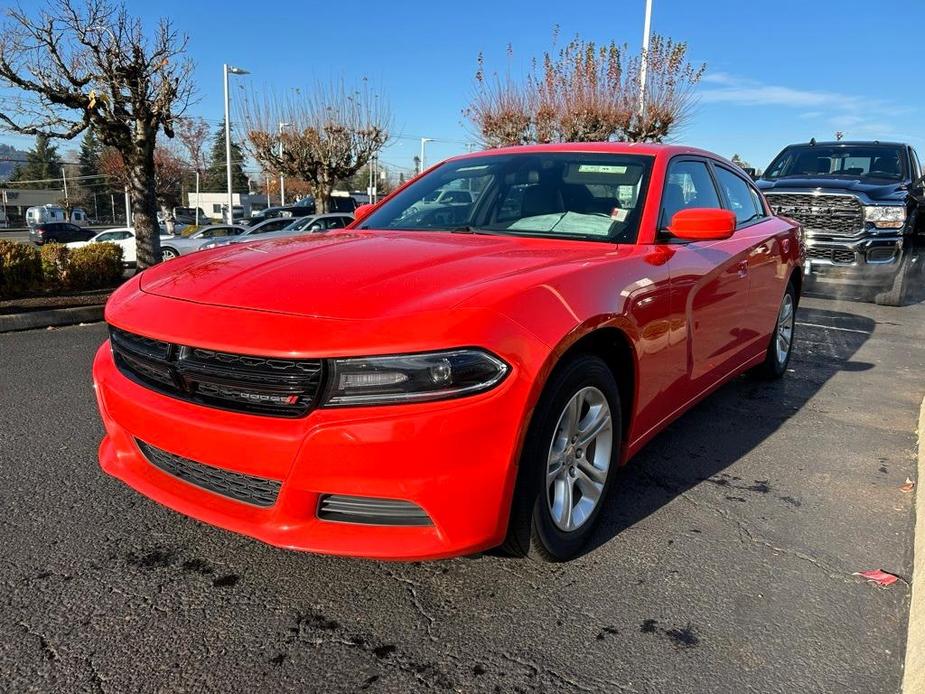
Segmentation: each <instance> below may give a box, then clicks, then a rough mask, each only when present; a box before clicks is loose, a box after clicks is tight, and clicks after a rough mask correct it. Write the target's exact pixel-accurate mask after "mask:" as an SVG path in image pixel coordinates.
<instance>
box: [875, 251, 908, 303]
mask: <svg viewBox="0 0 925 694" xmlns="http://www.w3.org/2000/svg"><path fill="white" fill-rule="evenodd" d="M917 264H918V263H913V262H912V253H904V254H903V255H902V257H901V258H900V259H899V265H898V266H897V267H896V273H895V274H894V275H893V281H892V283H891V284H890V285H889V286H888V287H887V288H886V289H885V290H884V291H882V292H879V293H878V294H877V295H876V296H874V302H875V303H877V304H879V305H880V306H902V305H903V304H904V303H905V301H906V294H907V292H908V289H909V275H910V273H911V271H912V269H913V266H914V265H917Z"/></svg>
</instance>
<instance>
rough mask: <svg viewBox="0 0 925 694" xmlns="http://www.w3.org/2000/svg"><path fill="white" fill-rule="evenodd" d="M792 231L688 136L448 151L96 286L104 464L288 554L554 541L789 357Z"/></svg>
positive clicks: (433, 550) (533, 548) (589, 526)
mask: <svg viewBox="0 0 925 694" xmlns="http://www.w3.org/2000/svg"><path fill="white" fill-rule="evenodd" d="M802 256H803V246H802V231H801V229H800V228H799V226H798V225H797V224H795V223H794V222H792V221H790V220H787V219H781V218H779V217H775V216H774V215H772V214H771V213H770V211H769V209H768V206H767V204H766V203H765V201H764V199H763V197H762V196H761V194H760V193H759V192H758V191H757V189H756V188H755V187H754V186H753V185H752V183H751V181H750V180H749V179H748V177H747V176H746V175H745V174H744V173H743V172H742V171H741V170H740V169H739V168H737V167H736V166H734V165H733V164H731V163H729V162H728V161H726V160H724V159H721V158H719V157H717V156H715V155H713V154H710V153H709V152H704V151H701V150H696V149H691V148H688V147H677V146H662V145H632V144H617V143H600V144H575V145H543V146H533V147H517V148H509V149H498V150H494V151H491V152H482V153H478V154H471V155H467V156H462V157H458V158H455V159H450V160H448V161H446V162H444V163H442V164H440V165H438V166H435V167H433V168H432V169H430V170H429V171H427V172H426V173H424V174H423V175H422V176H420V177H418V178H416V179H414V180H413V181H411V182H410V183H409V184H407V185H405V186H404V187H403V188H401V189H399V190H398V191H396V192H395V193H393V194H392V195H391V196H389V197H388V198H386V199H385V200H383V201H382V202H381V203H379V204H378V205H375V206H373V207H367V208H361V209H360V210H358V215H357V220H356V222H354V224H353V225H352V226H351V228H349V229H342V230H332V231H330V232H328V233H322V234H314V235H307V236H304V237H296V238H287V239H277V240H273V241H266V242H262V243H256V244H240V245H236V246H232V247H227V248H219V249H215V250H212V251H203V252H201V253H194V254H192V255H189V256H183V257H182V258H178V259H177V260H173V261H171V262H169V263H164V264H162V265H159V266H157V267H155V268H152V269H149V270H147V271H145V272H143V273H141V274H140V275H138V276H136V277H134V278H133V279H132V280H130V281H128V282H127V283H125V284H124V285H123V286H122V287H121V288H120V289H119V290H118V291H117V292H116V293H115V294H114V295H113V297H112V299H110V301H109V304H108V305H107V307H106V320H107V322H108V323H109V326H110V339H109V341H108V342H107V343H106V344H104V345H103V346H102V347H101V348H100V350H99V352H98V354H97V355H96V360H95V363H94V366H93V378H94V383H95V388H96V394H97V398H98V401H99V407H100V412H101V414H102V418H103V422H104V424H105V426H106V436H105V438H104V439H103V442H102V445H101V446H100V463H101V465H102V467H103V469H104V470H105V471H106V472H108V473H110V474H112V475H114V476H116V477H118V478H119V479H121V480H123V481H124V482H125V483H126V484H128V485H130V486H131V487H133V488H135V489H136V490H138V491H139V492H141V493H142V494H144V495H146V496H148V497H151V498H152V499H154V500H156V501H157V502H159V503H161V504H164V505H166V506H169V507H170V508H172V509H175V510H177V511H180V512H181V513H185V514H188V515H190V516H193V517H194V518H197V519H200V520H202V521H205V522H207V523H212V524H214V525H218V526H221V527H223V528H227V529H229V530H233V531H236V532H239V533H244V534H246V535H250V536H252V537H255V538H258V539H260V540H263V541H265V542H269V543H271V544H273V545H277V546H280V547H288V548H293V549H301V550H309V551H312V552H324V553H332V554H345V555H355V556H363V557H377V558H390V559H419V558H435V557H445V556H452V555H459V554H468V553H472V552H476V551H479V550H483V549H487V548H490V547H496V546H498V545H502V546H503V547H504V548H505V549H506V550H507V551H510V552H513V553H516V554H519V555H530V556H533V557H538V558H543V559H550V560H564V559H568V558H569V557H572V556H574V555H575V554H576V553H577V552H578V551H579V550H580V548H581V546H582V544H583V543H584V542H585V541H586V540H587V538H588V536H589V534H590V533H591V532H592V531H593V528H594V525H595V521H596V519H597V517H598V515H599V514H600V512H601V509H602V506H603V505H604V503H605V499H606V497H607V492H608V487H609V486H610V484H611V481H612V480H613V478H614V477H615V470H616V468H617V467H618V466H619V465H621V464H623V463H624V462H625V461H627V460H628V459H629V458H630V457H632V456H633V454H635V453H636V452H637V451H638V450H639V449H640V448H641V447H642V446H643V445H644V444H645V443H646V442H647V441H648V440H649V439H651V438H652V437H653V436H654V435H655V434H657V433H658V432H659V431H660V430H661V429H663V428H664V427H665V426H666V425H667V424H668V423H669V422H671V421H672V420H673V419H675V418H676V417H678V416H679V415H680V414H681V413H682V412H684V411H685V410H686V409H688V408H689V407H691V406H692V405H693V404H694V403H696V402H697V401H698V400H700V399H701V398H704V397H705V396H707V395H708V394H709V393H710V392H711V391H713V390H714V389H716V388H717V387H718V386H720V385H721V384H722V383H724V382H726V381H728V380H729V379H731V378H734V377H735V376H737V375H738V374H741V373H743V372H744V371H747V370H753V371H755V372H758V373H760V374H763V375H765V376H766V377H770V378H776V377H780V376H782V375H783V374H784V373H785V371H786V369H787V363H788V361H789V360H790V354H791V349H792V346H793V332H794V312H795V309H796V306H797V302H798V300H799V296H800V284H801V277H802V275H801V266H802V262H803V257H802Z"/></svg>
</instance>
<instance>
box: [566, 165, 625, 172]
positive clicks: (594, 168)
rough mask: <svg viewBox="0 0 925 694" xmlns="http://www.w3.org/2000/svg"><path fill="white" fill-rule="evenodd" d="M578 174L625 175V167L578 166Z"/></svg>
mask: <svg viewBox="0 0 925 694" xmlns="http://www.w3.org/2000/svg"><path fill="white" fill-rule="evenodd" d="M578 173H606V174H625V173H626V167H625V166H615V165H613V164H579V165H578Z"/></svg>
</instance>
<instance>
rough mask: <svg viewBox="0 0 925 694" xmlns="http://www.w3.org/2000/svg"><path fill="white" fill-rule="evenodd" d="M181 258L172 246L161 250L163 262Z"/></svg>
mask: <svg viewBox="0 0 925 694" xmlns="http://www.w3.org/2000/svg"><path fill="white" fill-rule="evenodd" d="M179 256H180V254H179V253H177V251H176V250H175V249H173V248H171V247H170V246H167V247H166V248H162V249H161V260H173V259H174V258H178V257H179Z"/></svg>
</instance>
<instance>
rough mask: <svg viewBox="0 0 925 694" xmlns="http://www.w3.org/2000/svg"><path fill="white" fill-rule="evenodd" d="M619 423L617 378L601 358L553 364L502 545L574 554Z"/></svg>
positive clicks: (605, 481)
mask: <svg viewBox="0 0 925 694" xmlns="http://www.w3.org/2000/svg"><path fill="white" fill-rule="evenodd" d="M621 422H622V418H621V410H620V394H619V391H618V390H617V384H616V381H615V380H614V377H613V374H612V373H611V371H610V369H609V368H608V366H607V364H605V363H604V361H603V360H602V359H600V358H599V357H596V356H592V355H581V356H577V357H575V358H573V359H570V360H569V361H568V362H566V363H565V364H563V365H561V366H560V367H558V368H557V369H556V371H555V372H554V373H553V375H552V376H551V377H550V380H549V383H548V384H547V386H546V389H545V390H544V391H543V394H542V396H541V397H540V401H539V403H538V404H537V407H536V409H535V410H534V414H533V419H532V420H531V422H530V428H529V430H528V432H527V438H526V440H525V441H524V447H523V452H522V453H521V457H520V468H519V471H518V480H517V488H516V489H515V491H514V499H513V501H512V504H511V517H510V522H509V525H508V535H507V539H506V540H505V543H504V545H503V546H502V548H503V549H504V551H506V552H507V553H509V554H512V555H514V556H527V557H530V558H531V559H535V560H542V561H566V560H568V559H571V558H573V557H574V556H575V555H576V554H578V552H579V551H580V550H581V548H582V547H583V546H584V545H585V543H586V542H587V541H588V538H589V537H590V535H591V533H592V532H593V530H594V526H595V525H596V522H597V518H598V516H599V514H600V511H601V507H602V506H603V503H604V500H605V499H606V497H607V492H608V490H609V488H610V481H611V479H612V478H613V476H614V474H615V470H616V467H617V462H618V460H619V451H620V444H621V436H622V431H621V428H622V427H621Z"/></svg>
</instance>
